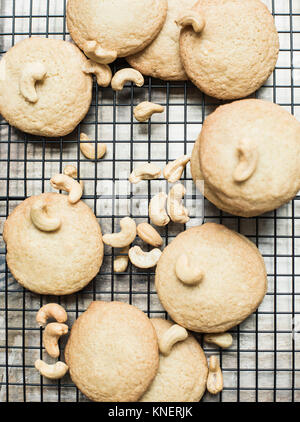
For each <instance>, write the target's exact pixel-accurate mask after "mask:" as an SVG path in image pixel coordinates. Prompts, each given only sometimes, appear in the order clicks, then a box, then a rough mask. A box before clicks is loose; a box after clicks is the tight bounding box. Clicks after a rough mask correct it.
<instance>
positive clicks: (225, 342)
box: [204, 333, 232, 349]
mask: <svg viewBox="0 0 300 422" xmlns="http://www.w3.org/2000/svg"><path fill="white" fill-rule="evenodd" d="M204 341H205V342H206V343H213V344H216V345H217V346H219V347H222V349H228V347H230V346H231V345H232V335H231V334H230V333H217V334H205V336H204Z"/></svg>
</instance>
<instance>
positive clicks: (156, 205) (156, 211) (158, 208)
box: [149, 192, 170, 227]
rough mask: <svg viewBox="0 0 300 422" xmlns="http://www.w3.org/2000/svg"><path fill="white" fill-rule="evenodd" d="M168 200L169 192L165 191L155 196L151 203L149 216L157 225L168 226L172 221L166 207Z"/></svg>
mask: <svg viewBox="0 0 300 422" xmlns="http://www.w3.org/2000/svg"><path fill="white" fill-rule="evenodd" d="M166 201H167V194H166V193H165V192H159V193H158V194H157V195H155V196H153V198H152V199H151V201H150V203H149V217H150V220H151V221H152V223H153V224H155V225H156V226H159V227H163V226H166V225H167V224H168V223H169V221H170V218H169V216H168V214H167V212H166V209H165V205H166Z"/></svg>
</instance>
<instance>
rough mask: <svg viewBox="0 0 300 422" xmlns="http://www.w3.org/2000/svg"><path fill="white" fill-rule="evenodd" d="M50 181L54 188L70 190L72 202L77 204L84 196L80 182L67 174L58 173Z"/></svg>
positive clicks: (70, 200)
mask: <svg viewBox="0 0 300 422" xmlns="http://www.w3.org/2000/svg"><path fill="white" fill-rule="evenodd" d="M50 183H51V186H53V188H54V189H58V190H63V191H66V192H69V196H68V201H69V202H70V204H76V202H78V201H79V200H80V198H81V196H82V186H81V185H80V183H78V182H77V181H76V180H74V179H73V178H72V177H70V176H67V175H66V174H56V175H55V176H53V177H52V178H51V179H50Z"/></svg>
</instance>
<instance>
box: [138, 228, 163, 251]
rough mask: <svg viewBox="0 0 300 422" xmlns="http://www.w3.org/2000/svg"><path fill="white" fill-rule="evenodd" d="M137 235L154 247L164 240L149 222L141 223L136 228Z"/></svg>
mask: <svg viewBox="0 0 300 422" xmlns="http://www.w3.org/2000/svg"><path fill="white" fill-rule="evenodd" d="M136 232H137V235H138V236H139V237H140V238H141V239H142V240H143V241H144V242H146V243H149V245H152V246H154V247H156V248H157V247H158V246H161V245H162V244H163V240H162V237H161V235H160V234H159V233H158V232H157V231H156V230H155V228H154V227H152V226H151V225H150V224H148V223H140V224H138V226H137V228H136Z"/></svg>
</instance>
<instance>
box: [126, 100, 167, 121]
mask: <svg viewBox="0 0 300 422" xmlns="http://www.w3.org/2000/svg"><path fill="white" fill-rule="evenodd" d="M164 110H165V108H164V107H163V106H162V105H160V104H155V103H151V102H149V101H144V102H142V103H140V104H139V105H137V106H136V107H135V109H134V110H133V115H134V117H135V118H136V120H138V121H139V122H146V121H147V120H149V119H150V117H151V116H152V115H153V114H154V113H163V112H164Z"/></svg>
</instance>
